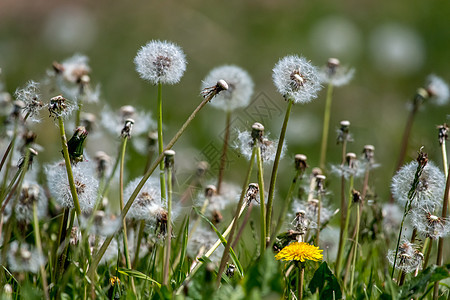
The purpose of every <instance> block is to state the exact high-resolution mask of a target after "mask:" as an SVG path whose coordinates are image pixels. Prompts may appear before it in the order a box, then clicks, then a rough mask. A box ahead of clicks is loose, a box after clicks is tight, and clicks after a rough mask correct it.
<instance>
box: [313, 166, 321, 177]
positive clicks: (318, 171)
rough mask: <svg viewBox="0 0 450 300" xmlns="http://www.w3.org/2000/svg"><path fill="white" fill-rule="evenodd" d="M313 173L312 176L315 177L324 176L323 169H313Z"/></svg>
mask: <svg viewBox="0 0 450 300" xmlns="http://www.w3.org/2000/svg"><path fill="white" fill-rule="evenodd" d="M311 173H312V175H313V176H314V177H317V175H322V169H320V168H313V169H312V171H311Z"/></svg>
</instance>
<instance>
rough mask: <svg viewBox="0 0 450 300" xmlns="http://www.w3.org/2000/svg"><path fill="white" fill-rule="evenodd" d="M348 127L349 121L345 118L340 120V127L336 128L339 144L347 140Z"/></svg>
mask: <svg viewBox="0 0 450 300" xmlns="http://www.w3.org/2000/svg"><path fill="white" fill-rule="evenodd" d="M349 128H350V122H349V121H347V120H344V121H341V122H340V128H339V130H338V137H337V143H338V144H341V143H343V142H344V141H349V140H350V138H349Z"/></svg>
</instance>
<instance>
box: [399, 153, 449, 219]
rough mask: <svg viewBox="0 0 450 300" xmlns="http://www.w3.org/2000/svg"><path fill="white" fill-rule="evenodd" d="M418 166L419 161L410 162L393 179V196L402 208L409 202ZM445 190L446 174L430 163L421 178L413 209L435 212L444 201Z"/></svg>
mask: <svg viewBox="0 0 450 300" xmlns="http://www.w3.org/2000/svg"><path fill="white" fill-rule="evenodd" d="M417 165H418V163H417V161H413V162H410V163H408V164H406V165H404V166H403V167H402V168H400V170H398V172H397V173H396V174H395V175H394V177H392V183H391V191H392V196H393V197H394V199H395V200H396V201H397V202H398V203H399V204H400V205H401V206H404V205H405V203H406V202H407V201H408V193H409V191H410V189H411V185H412V183H413V181H414V176H415V174H416V170H417ZM444 188H445V176H444V174H443V173H442V172H441V170H439V168H438V167H436V166H435V165H434V163H433V162H431V161H428V163H427V164H426V166H425V167H424V169H423V172H422V174H421V176H420V178H419V184H418V186H417V189H416V193H415V196H414V199H413V202H412V208H413V209H414V208H426V209H428V210H430V211H434V209H435V207H436V206H437V205H439V203H440V202H441V201H442V199H443V196H444Z"/></svg>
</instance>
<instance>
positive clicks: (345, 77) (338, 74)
mask: <svg viewBox="0 0 450 300" xmlns="http://www.w3.org/2000/svg"><path fill="white" fill-rule="evenodd" d="M354 74H355V69H353V68H352V69H349V68H347V67H344V66H342V65H341V64H340V61H339V59H337V58H330V59H328V62H327V65H326V66H324V67H322V68H321V69H320V72H319V76H320V81H321V82H322V83H326V84H332V85H333V86H337V87H339V86H343V85H346V84H347V83H349V82H350V80H352V78H353V75H354Z"/></svg>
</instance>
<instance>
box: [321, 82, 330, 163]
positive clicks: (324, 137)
mask: <svg viewBox="0 0 450 300" xmlns="http://www.w3.org/2000/svg"><path fill="white" fill-rule="evenodd" d="M332 100H333V84H332V83H329V84H328V89H327V99H326V102H325V112H324V115H323V132H322V146H321V148H320V165H319V166H320V168H321V169H322V170H324V169H325V160H326V156H327V143H328V132H329V129H330V115H331V102H332Z"/></svg>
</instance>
